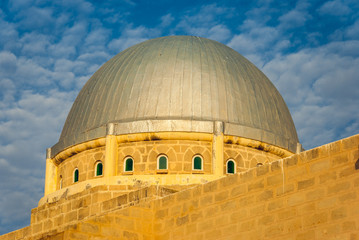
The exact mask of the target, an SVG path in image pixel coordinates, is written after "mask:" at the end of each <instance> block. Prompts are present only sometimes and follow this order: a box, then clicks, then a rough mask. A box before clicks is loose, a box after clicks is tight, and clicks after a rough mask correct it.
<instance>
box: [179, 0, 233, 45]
mask: <svg viewBox="0 0 359 240" xmlns="http://www.w3.org/2000/svg"><path fill="white" fill-rule="evenodd" d="M232 11H233V9H230V8H224V7H218V6H217V5H216V4H211V5H205V6H202V7H201V8H200V9H195V10H194V11H189V12H187V13H186V14H185V15H184V16H182V17H181V18H180V21H179V23H178V24H177V25H176V27H175V29H174V30H173V32H174V33H175V32H178V31H184V32H185V33H186V34H190V35H194V36H200V37H206V38H210V39H213V40H216V41H220V42H224V41H227V40H228V39H229V38H230V37H231V31H230V30H229V29H228V27H227V26H226V25H225V24H223V23H221V22H220V21H219V20H218V19H219V17H220V16H221V17H223V16H224V15H231V13H232Z"/></svg>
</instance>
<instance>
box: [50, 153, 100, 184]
mask: <svg viewBox="0 0 359 240" xmlns="http://www.w3.org/2000/svg"><path fill="white" fill-rule="evenodd" d="M104 160H105V147H97V148H94V149H90V150H85V151H83V152H80V153H78V154H75V155H73V156H71V157H69V158H68V159H66V160H65V161H63V162H62V163H60V164H59V170H58V173H57V179H58V182H57V186H56V189H57V190H59V189H60V179H62V188H65V187H68V186H70V185H72V184H76V183H74V182H73V176H74V170H75V168H78V170H79V181H86V180H89V179H93V178H96V177H95V164H96V162H97V161H101V162H102V163H103V162H104Z"/></svg>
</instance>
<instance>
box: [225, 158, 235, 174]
mask: <svg viewBox="0 0 359 240" xmlns="http://www.w3.org/2000/svg"><path fill="white" fill-rule="evenodd" d="M227 173H228V174H235V173H236V163H235V162H234V161H233V160H231V159H230V160H228V161H227Z"/></svg>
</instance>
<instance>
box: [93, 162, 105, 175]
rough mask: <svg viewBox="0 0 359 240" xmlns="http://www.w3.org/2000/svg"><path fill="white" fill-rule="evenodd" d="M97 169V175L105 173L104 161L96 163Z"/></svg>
mask: <svg viewBox="0 0 359 240" xmlns="http://www.w3.org/2000/svg"><path fill="white" fill-rule="evenodd" d="M95 170H96V175H95V176H96V177H97V176H102V174H103V164H102V162H98V163H96V167H95Z"/></svg>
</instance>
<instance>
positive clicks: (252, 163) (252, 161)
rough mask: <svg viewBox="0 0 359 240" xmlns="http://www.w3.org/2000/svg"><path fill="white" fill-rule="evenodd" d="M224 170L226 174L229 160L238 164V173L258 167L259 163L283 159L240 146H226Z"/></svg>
mask: <svg viewBox="0 0 359 240" xmlns="http://www.w3.org/2000/svg"><path fill="white" fill-rule="evenodd" d="M223 159H224V161H223V164H224V165H223V169H224V174H225V173H226V168H227V166H226V163H227V161H228V160H229V159H231V160H233V161H234V162H235V163H236V172H244V171H247V170H248V169H250V168H254V167H256V165H257V164H258V163H261V164H266V163H271V162H273V161H277V160H279V159H281V157H280V156H277V155H275V154H272V153H269V152H266V151H262V150H259V149H255V148H251V147H245V146H241V145H238V144H234V143H231V144H224V154H223Z"/></svg>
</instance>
